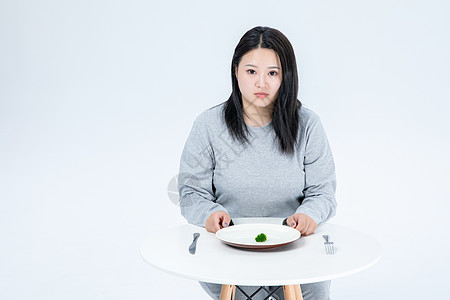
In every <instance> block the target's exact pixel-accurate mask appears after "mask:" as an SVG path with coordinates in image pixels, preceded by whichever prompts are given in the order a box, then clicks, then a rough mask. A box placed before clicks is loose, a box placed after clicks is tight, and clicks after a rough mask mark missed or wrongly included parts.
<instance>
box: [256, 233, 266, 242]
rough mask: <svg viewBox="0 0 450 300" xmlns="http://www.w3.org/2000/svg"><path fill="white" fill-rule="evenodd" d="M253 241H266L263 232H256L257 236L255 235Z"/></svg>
mask: <svg viewBox="0 0 450 300" xmlns="http://www.w3.org/2000/svg"><path fill="white" fill-rule="evenodd" d="M255 241H257V242H265V241H267V236H266V235H265V234H264V233H261V234H258V236H257V237H255Z"/></svg>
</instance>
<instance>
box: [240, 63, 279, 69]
mask: <svg viewBox="0 0 450 300" xmlns="http://www.w3.org/2000/svg"><path fill="white" fill-rule="evenodd" d="M245 66H246V67H252V68H258V66H255V65H251V64H247V65H245ZM267 68H268V69H278V70H281V68H280V67H277V66H270V67H267Z"/></svg>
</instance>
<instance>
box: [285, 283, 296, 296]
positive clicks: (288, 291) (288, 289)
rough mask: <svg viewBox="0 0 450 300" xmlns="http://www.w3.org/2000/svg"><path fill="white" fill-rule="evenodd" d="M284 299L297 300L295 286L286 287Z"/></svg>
mask: <svg viewBox="0 0 450 300" xmlns="http://www.w3.org/2000/svg"><path fill="white" fill-rule="evenodd" d="M283 291H284V299H285V300H296V299H295V289H294V286H293V285H284V286H283Z"/></svg>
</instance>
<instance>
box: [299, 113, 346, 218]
mask: <svg viewBox="0 0 450 300" xmlns="http://www.w3.org/2000/svg"><path fill="white" fill-rule="evenodd" d="M305 135H306V145H305V154H304V157H303V160H304V164H303V165H304V171H305V188H304V190H303V194H304V199H303V201H302V203H301V205H300V206H299V208H298V209H297V211H296V213H304V214H306V215H308V216H309V217H311V218H312V219H313V220H314V221H315V222H316V223H317V224H320V223H323V222H325V221H327V220H328V219H330V218H331V217H333V216H334V215H335V213H336V205H337V203H336V198H335V191H336V173H335V166H334V161H333V155H332V153H331V149H330V146H329V144H328V139H327V137H326V134H325V130H324V128H323V126H322V123H321V122H320V119H319V117H317V118H315V119H314V120H312V122H311V124H310V126H308V127H307V129H306V134H305Z"/></svg>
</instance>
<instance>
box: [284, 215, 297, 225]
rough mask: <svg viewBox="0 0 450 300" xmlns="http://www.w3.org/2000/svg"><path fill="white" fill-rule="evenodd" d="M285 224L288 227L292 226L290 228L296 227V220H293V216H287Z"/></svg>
mask: <svg viewBox="0 0 450 300" xmlns="http://www.w3.org/2000/svg"><path fill="white" fill-rule="evenodd" d="M286 224H287V225H288V226H289V227H292V228H296V227H297V222H295V220H294V218H293V217H292V216H290V217H289V218H287V220H286Z"/></svg>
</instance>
